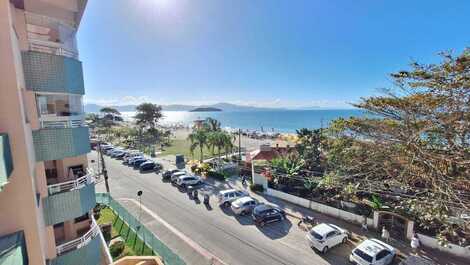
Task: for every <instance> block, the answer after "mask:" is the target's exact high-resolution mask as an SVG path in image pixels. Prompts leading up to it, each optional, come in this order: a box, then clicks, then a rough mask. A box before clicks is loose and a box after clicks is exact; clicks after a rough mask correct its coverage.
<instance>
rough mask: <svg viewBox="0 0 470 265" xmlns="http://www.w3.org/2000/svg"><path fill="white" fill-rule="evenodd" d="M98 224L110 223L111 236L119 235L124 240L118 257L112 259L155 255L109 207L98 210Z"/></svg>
mask: <svg viewBox="0 0 470 265" xmlns="http://www.w3.org/2000/svg"><path fill="white" fill-rule="evenodd" d="M97 223H98V224H106V223H112V224H113V226H112V232H111V237H112V238H115V237H117V236H121V237H122V239H123V240H125V243H126V247H125V248H124V251H123V252H122V254H121V255H120V256H119V257H113V259H115V260H116V259H119V258H121V257H124V256H153V255H155V254H154V253H153V251H152V249H150V248H148V247H147V246H146V245H145V244H144V242H143V241H142V240H141V239H140V238H139V237H137V235H136V233H134V232H133V231H132V230H131V229H129V227H128V226H127V225H126V224H125V223H124V222H123V221H122V220H121V219H120V218H117V216H116V215H115V214H114V212H113V211H112V210H111V209H110V208H104V209H102V210H101V212H100V218H99V219H98V220H97Z"/></svg>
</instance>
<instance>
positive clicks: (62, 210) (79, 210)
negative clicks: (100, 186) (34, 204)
mask: <svg viewBox="0 0 470 265" xmlns="http://www.w3.org/2000/svg"><path fill="white" fill-rule="evenodd" d="M47 189H48V193H49V196H48V197H46V198H44V199H43V200H44V201H43V202H44V219H45V222H46V224H47V225H54V224H58V223H61V222H64V221H67V220H71V219H74V218H76V217H79V216H82V215H84V214H86V213H88V212H89V211H91V209H93V208H94V207H95V205H96V197H95V178H94V176H93V175H92V174H91V173H89V174H87V175H85V176H83V177H81V178H77V179H75V180H72V181H67V182H61V183H58V184H53V185H48V186H47Z"/></svg>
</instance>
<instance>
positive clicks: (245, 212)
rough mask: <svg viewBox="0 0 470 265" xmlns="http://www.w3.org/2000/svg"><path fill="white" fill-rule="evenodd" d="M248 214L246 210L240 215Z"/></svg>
mask: <svg viewBox="0 0 470 265" xmlns="http://www.w3.org/2000/svg"><path fill="white" fill-rule="evenodd" d="M247 214H248V212H247V211H246V210H243V211H242V212H241V214H240V215H247Z"/></svg>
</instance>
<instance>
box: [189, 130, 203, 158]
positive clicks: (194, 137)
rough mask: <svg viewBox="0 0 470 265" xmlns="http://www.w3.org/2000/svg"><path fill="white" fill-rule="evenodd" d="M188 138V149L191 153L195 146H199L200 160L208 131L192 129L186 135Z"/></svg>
mask: <svg viewBox="0 0 470 265" xmlns="http://www.w3.org/2000/svg"><path fill="white" fill-rule="evenodd" d="M188 139H189V141H190V142H191V145H190V146H189V151H190V152H191V154H193V152H194V150H195V149H196V148H199V151H200V152H201V156H200V160H199V161H200V162H201V163H202V160H203V159H204V147H205V146H207V144H208V133H207V131H205V130H196V131H193V132H192V133H191V134H190V135H188Z"/></svg>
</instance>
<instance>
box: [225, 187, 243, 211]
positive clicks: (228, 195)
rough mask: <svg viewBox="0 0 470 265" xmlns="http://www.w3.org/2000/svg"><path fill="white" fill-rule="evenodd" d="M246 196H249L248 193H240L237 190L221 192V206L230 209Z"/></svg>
mask: <svg viewBox="0 0 470 265" xmlns="http://www.w3.org/2000/svg"><path fill="white" fill-rule="evenodd" d="M245 196H248V193H246V192H244V191H240V190H235V189H230V190H222V191H219V194H218V199H219V205H223V206H224V207H229V206H230V204H232V202H233V201H235V200H236V199H239V198H241V197H245Z"/></svg>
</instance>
